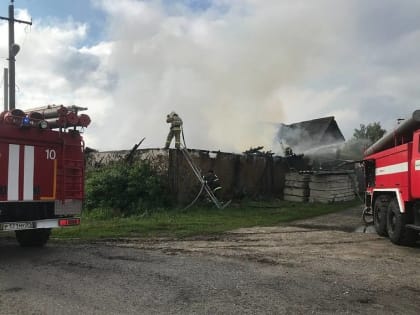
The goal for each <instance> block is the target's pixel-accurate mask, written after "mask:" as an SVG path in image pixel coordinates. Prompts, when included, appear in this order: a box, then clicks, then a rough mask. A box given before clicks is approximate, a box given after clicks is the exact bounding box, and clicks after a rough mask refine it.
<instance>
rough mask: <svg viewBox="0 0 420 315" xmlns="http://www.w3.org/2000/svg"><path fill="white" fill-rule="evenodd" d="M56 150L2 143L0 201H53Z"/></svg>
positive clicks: (55, 178) (0, 149) (55, 177)
mask: <svg viewBox="0 0 420 315" xmlns="http://www.w3.org/2000/svg"><path fill="white" fill-rule="evenodd" d="M58 152H59V150H58V148H57V146H55V145H52V146H50V147H44V146H36V145H28V144H13V143H12V144H11V143H0V200H1V201H31V200H54V199H55V195H56V186H57V182H56V181H57V167H58V165H57V161H58V156H57V154H58Z"/></svg>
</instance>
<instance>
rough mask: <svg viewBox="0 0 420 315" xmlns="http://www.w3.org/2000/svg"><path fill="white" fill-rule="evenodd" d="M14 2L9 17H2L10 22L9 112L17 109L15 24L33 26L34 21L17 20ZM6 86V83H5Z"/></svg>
mask: <svg viewBox="0 0 420 315" xmlns="http://www.w3.org/2000/svg"><path fill="white" fill-rule="evenodd" d="M13 3H14V0H11V3H10V4H9V17H3V16H0V19H1V20H7V21H9V80H8V81H9V110H12V109H15V95H16V83H15V61H16V59H15V57H16V55H17V53H18V52H19V49H20V47H19V45H17V44H15V22H17V23H23V24H28V25H32V21H30V22H28V21H22V20H18V19H15V8H14V5H13ZM5 84H6V82H5Z"/></svg>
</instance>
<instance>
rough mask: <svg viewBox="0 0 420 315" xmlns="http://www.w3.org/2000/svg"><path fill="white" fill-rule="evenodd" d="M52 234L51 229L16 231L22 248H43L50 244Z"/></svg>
mask: <svg viewBox="0 0 420 315" xmlns="http://www.w3.org/2000/svg"><path fill="white" fill-rule="evenodd" d="M50 234H51V229H36V230H22V231H15V235H16V240H17V241H18V243H19V245H20V246H22V247H42V246H44V245H45V244H46V243H47V242H48V240H49V238H50Z"/></svg>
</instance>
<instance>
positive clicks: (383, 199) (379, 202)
mask: <svg viewBox="0 0 420 315" xmlns="http://www.w3.org/2000/svg"><path fill="white" fill-rule="evenodd" d="M388 204H389V197H388V196H387V195H380V196H378V197H377V198H376V200H375V204H374V206H373V223H374V225H375V230H376V233H378V235H380V236H387V235H388V234H387V229H386V221H387V220H386V213H387V209H388Z"/></svg>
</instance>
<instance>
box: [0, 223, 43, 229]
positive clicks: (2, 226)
mask: <svg viewBox="0 0 420 315" xmlns="http://www.w3.org/2000/svg"><path fill="white" fill-rule="evenodd" d="M34 227H35V222H12V223H1V224H0V229H1V230H3V231H16V230H27V229H33V228H34Z"/></svg>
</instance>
